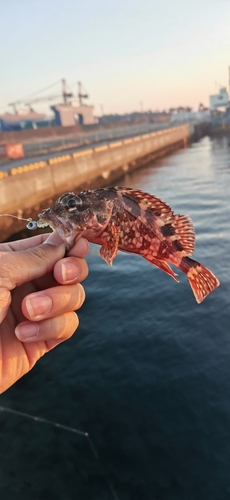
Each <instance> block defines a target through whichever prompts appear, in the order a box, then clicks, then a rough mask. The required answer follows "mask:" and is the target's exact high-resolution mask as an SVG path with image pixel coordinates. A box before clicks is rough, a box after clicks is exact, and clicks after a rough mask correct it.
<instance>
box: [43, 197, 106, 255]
mask: <svg viewBox="0 0 230 500" xmlns="http://www.w3.org/2000/svg"><path fill="white" fill-rule="evenodd" d="M111 211H112V205H111V201H110V200H106V199H105V198H103V197H100V196H98V193H97V192H96V191H82V192H81V193H79V194H75V193H65V194H63V195H62V196H60V198H59V199H58V201H57V202H55V203H54V204H53V205H51V206H50V207H49V208H47V209H45V210H44V211H43V212H41V213H40V214H38V217H39V220H38V221H37V227H45V226H50V227H51V228H52V229H53V231H55V230H56V231H57V232H58V233H59V235H60V236H61V238H62V239H63V240H64V241H65V242H66V245H67V248H68V249H70V248H71V247H72V246H73V244H74V242H75V241H76V240H77V239H79V238H80V237H81V236H84V237H86V238H88V239H89V241H90V236H91V237H92V236H95V235H99V234H100V233H101V232H102V231H103V230H104V229H105V227H106V226H107V224H108V221H109V218H110V215H111Z"/></svg>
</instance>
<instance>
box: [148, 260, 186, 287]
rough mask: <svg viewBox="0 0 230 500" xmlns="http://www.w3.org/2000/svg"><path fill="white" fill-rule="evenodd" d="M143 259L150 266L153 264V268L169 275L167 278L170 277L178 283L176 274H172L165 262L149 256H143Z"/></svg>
mask: <svg viewBox="0 0 230 500" xmlns="http://www.w3.org/2000/svg"><path fill="white" fill-rule="evenodd" d="M143 257H144V258H145V259H146V260H147V261H148V262H150V263H151V264H154V266H156V267H159V269H161V270H162V271H164V272H165V273H166V274H169V276H172V278H173V279H174V280H175V281H177V282H178V283H179V280H178V278H177V274H175V273H174V272H173V270H172V269H171V267H170V266H169V265H168V264H167V262H165V261H164V260H158V259H155V258H154V257H152V256H151V255H148V256H147V257H146V256H144V255H143Z"/></svg>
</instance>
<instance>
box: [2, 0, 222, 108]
mask: <svg viewBox="0 0 230 500" xmlns="http://www.w3.org/2000/svg"><path fill="white" fill-rule="evenodd" d="M0 3H1V5H0V7H1V9H0V53H1V58H0V113H1V112H4V111H6V110H7V103H9V102H11V101H14V100H17V99H21V98H23V97H26V96H28V95H29V94H32V93H33V92H36V91H39V90H40V89H42V88H43V87H46V86H48V85H51V84H52V83H54V82H56V81H58V80H60V79H61V78H63V77H65V78H66V79H67V82H68V83H69V84H70V85H71V84H73V83H74V82H77V81H78V80H81V81H82V82H83V84H84V87H85V88H86V89H87V91H88V92H89V94H90V99H89V103H92V104H94V105H95V113H96V114H100V105H101V104H102V105H103V107H104V112H105V113H112V112H113V113H125V112H130V111H132V110H140V101H142V102H143V108H144V109H146V110H148V109H153V110H155V109H164V108H169V107H170V106H178V105H182V106H187V105H188V106H192V107H194V108H197V106H198V104H199V103H200V102H203V103H204V104H206V105H208V96H209V94H211V93H215V83H214V82H215V81H217V82H219V83H221V84H223V85H228V66H229V65H230V2H229V0H160V1H158V0H84V1H83V0H81V1H80V0H7V1H4V0H1V2H0ZM59 89H60V87H59V86H57V87H55V88H53V89H50V90H48V91H47V92H45V93H44V94H47V95H50V94H53V93H55V94H56V93H59ZM75 89H76V86H75V88H73V90H75ZM34 107H35V108H36V109H37V110H38V111H41V110H45V109H46V110H48V104H45V105H44V104H43V105H42V106H41V105H40V106H38V105H36V106H35V105H34ZM8 110H9V108H8Z"/></svg>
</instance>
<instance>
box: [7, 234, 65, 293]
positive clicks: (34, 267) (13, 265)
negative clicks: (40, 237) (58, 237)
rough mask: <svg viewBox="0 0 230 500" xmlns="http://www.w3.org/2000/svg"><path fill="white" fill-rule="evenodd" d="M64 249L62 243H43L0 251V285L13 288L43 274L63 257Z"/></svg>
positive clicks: (9, 288) (50, 269)
mask: <svg viewBox="0 0 230 500" xmlns="http://www.w3.org/2000/svg"><path fill="white" fill-rule="evenodd" d="M65 250H66V248H65V244H64V243H63V244H61V245H59V246H54V245H52V244H48V243H43V244H42V245H40V246H38V247H33V248H29V249H28V250H25V251H19V252H1V253H0V269H1V272H0V287H3V288H6V289H8V290H13V288H15V287H16V286H20V285H22V284H23V283H26V282H28V281H31V280H34V279H36V278H39V277H41V276H44V274H46V273H49V272H50V271H52V269H53V267H54V264H55V263H56V262H57V261H58V260H59V259H61V258H62V257H64V255H65Z"/></svg>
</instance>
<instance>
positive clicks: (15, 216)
mask: <svg viewBox="0 0 230 500" xmlns="http://www.w3.org/2000/svg"><path fill="white" fill-rule="evenodd" d="M0 217H14V219H18V220H25V221H27V222H32V219H31V217H29V219H25V218H24V217H20V216H19V215H12V214H0Z"/></svg>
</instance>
